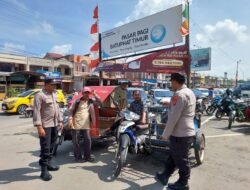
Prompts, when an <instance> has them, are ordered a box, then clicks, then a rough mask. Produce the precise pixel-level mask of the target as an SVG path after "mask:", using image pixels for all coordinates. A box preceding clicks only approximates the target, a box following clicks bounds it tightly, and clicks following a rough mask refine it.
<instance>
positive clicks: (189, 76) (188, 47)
mask: <svg viewBox="0 0 250 190" xmlns="http://www.w3.org/2000/svg"><path fill="white" fill-rule="evenodd" d="M186 2H187V7H188V35H187V36H186V37H185V40H186V41H185V44H186V46H187V50H188V56H189V58H190V59H189V61H188V65H187V86H188V87H189V88H190V87H191V84H190V80H191V55H190V23H189V20H190V19H189V16H190V15H189V14H190V13H189V0H186Z"/></svg>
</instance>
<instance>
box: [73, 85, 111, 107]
mask: <svg viewBox="0 0 250 190" xmlns="http://www.w3.org/2000/svg"><path fill="white" fill-rule="evenodd" d="M88 87H89V88H90V89H91V90H94V91H95V92H96V94H97V95H98V96H99V97H100V99H101V102H102V103H103V102H104V101H105V100H106V99H107V98H108V96H109V95H111V94H112V92H113V91H114V90H115V88H116V86H88ZM81 97H82V94H81V93H80V94H79V95H77V96H75V97H74V98H73V99H72V100H71V101H70V103H69V104H70V105H72V103H74V102H75V101H76V100H78V99H80V98H81Z"/></svg>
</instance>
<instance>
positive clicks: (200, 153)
mask: <svg viewBox="0 0 250 190" xmlns="http://www.w3.org/2000/svg"><path fill="white" fill-rule="evenodd" d="M194 154H195V159H196V161H197V164H198V165H200V164H202V163H203V161H204V157H205V136H204V134H201V136H200V137H198V138H197V137H196V140H195V142H194Z"/></svg>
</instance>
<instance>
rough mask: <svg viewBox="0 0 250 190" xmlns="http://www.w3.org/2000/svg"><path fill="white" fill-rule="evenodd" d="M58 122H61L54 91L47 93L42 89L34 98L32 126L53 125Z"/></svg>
mask: <svg viewBox="0 0 250 190" xmlns="http://www.w3.org/2000/svg"><path fill="white" fill-rule="evenodd" d="M59 122H62V115H61V112H60V110H59V106H58V104H57V95H56V92H53V93H52V94H49V93H48V92H47V91H46V90H45V89H43V90H42V91H41V92H39V93H37V94H36V95H35V99H34V114H33V123H34V126H38V125H39V126H40V125H42V126H43V127H44V128H47V127H55V126H57V124H58V123H59Z"/></svg>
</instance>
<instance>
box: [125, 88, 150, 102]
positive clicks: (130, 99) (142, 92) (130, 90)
mask: <svg viewBox="0 0 250 190" xmlns="http://www.w3.org/2000/svg"><path fill="white" fill-rule="evenodd" d="M135 90H138V91H139V92H140V95H141V99H142V101H143V103H146V101H147V94H146V92H145V90H144V89H143V88H128V105H130V104H131V103H132V102H133V101H134V98H133V91H135Z"/></svg>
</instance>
